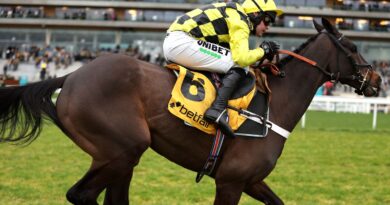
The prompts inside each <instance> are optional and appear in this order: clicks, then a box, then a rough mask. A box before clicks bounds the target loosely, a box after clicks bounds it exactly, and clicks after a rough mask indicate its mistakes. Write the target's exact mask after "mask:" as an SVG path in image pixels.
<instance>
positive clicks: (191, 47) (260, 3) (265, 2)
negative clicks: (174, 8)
mask: <svg viewBox="0 0 390 205" xmlns="http://www.w3.org/2000/svg"><path fill="white" fill-rule="evenodd" d="M282 13H283V12H282V10H280V9H278V8H277V7H276V5H275V2H274V1H273V0H245V1H244V2H243V3H242V4H241V5H240V4H238V3H215V4H211V5H208V6H206V7H204V8H197V9H194V10H192V11H190V12H188V13H186V14H184V15H182V16H180V17H178V18H177V19H176V21H175V22H174V23H173V24H172V25H171V26H170V27H169V29H168V32H167V36H166V38H165V40H164V44H163V51H164V55H165V58H166V60H167V61H170V62H174V63H178V64H180V65H183V66H185V67H187V68H189V69H193V70H203V71H210V72H216V73H224V74H226V75H225V76H224V78H223V79H222V85H221V87H220V88H219V89H218V91H217V97H216V99H215V100H214V102H213V104H212V105H211V107H210V108H209V109H208V110H207V111H206V112H205V114H204V118H205V119H206V120H207V121H212V122H215V123H217V124H218V126H219V128H220V129H221V130H222V132H224V133H225V134H226V135H228V136H231V137H234V136H235V135H234V132H233V131H232V129H231V128H230V126H229V124H228V122H227V112H226V107H227V103H228V100H229V99H230V97H231V96H232V94H233V92H234V91H235V90H236V88H237V87H238V86H239V83H240V80H242V79H244V77H245V75H246V74H247V72H248V66H249V65H252V64H254V63H256V62H257V61H262V60H264V59H269V60H272V59H273V57H274V55H276V54H277V53H278V49H279V45H278V44H277V43H275V42H273V41H263V42H262V43H261V45H260V47H259V48H256V49H253V50H250V49H249V35H250V33H252V34H255V35H256V36H259V37H260V36H262V34H263V33H265V32H266V31H267V30H268V27H269V25H270V23H273V22H275V18H276V16H279V15H281V14H282Z"/></svg>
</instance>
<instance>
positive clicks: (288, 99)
mask: <svg viewBox="0 0 390 205" xmlns="http://www.w3.org/2000/svg"><path fill="white" fill-rule="evenodd" d="M313 43H314V42H313ZM317 49H318V48H317ZM315 50H316V48H315V47H313V46H309V48H306V49H304V50H303V51H302V52H301V55H303V56H312V55H310V54H312V53H311V52H314V51H315ZM316 53H318V52H316ZM321 53H322V55H318V56H327V55H324V54H326V51H322V52H320V54H321ZM317 58H319V57H317ZM311 59H312V60H315V61H317V62H318V59H316V58H315V57H311ZM319 60H321V59H319ZM321 64H324V60H322V63H321ZM325 64H326V63H325ZM283 70H285V72H286V78H283V79H280V78H276V77H271V78H270V79H269V84H270V88H271V90H272V102H271V106H270V119H271V121H273V122H274V123H276V124H278V125H279V126H281V127H283V128H285V129H287V130H289V131H292V130H293V129H294V127H295V126H296V125H297V123H298V122H299V120H300V119H301V117H302V116H303V114H304V113H305V111H306V110H307V108H308V107H309V105H310V102H311V101H312V99H313V97H314V95H315V93H316V91H317V89H318V87H319V86H321V85H322V84H323V83H324V81H325V78H324V75H323V73H322V72H320V71H319V70H318V69H316V68H315V67H313V66H311V65H309V64H307V63H304V62H302V61H299V60H297V59H293V60H291V61H290V62H288V63H287V64H286V65H285V66H284V68H283Z"/></svg>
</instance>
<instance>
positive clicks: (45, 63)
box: [39, 58, 48, 80]
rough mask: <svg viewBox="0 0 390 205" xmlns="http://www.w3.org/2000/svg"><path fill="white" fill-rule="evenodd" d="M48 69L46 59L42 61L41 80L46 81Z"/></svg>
mask: <svg viewBox="0 0 390 205" xmlns="http://www.w3.org/2000/svg"><path fill="white" fill-rule="evenodd" d="M47 67H48V60H47V59H46V58H44V59H43V60H42V61H41V71H40V75H39V76H40V77H39V79H40V80H45V79H46V73H47Z"/></svg>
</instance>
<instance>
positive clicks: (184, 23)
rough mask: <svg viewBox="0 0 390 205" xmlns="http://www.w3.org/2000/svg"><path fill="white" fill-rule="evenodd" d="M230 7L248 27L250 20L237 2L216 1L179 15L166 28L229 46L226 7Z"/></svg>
mask: <svg viewBox="0 0 390 205" xmlns="http://www.w3.org/2000/svg"><path fill="white" fill-rule="evenodd" d="M227 8H231V9H234V10H236V11H237V13H239V16H240V18H241V20H242V21H240V22H242V23H244V24H247V26H248V29H249V28H250V25H251V24H250V22H249V20H248V16H247V15H246V14H245V11H244V10H243V9H242V7H241V6H240V5H239V4H237V3H216V4H211V5H209V6H206V7H203V8H198V9H194V10H192V11H190V12H188V13H186V14H184V15H183V16H181V17H179V18H178V19H177V20H176V21H175V22H174V23H173V24H172V25H171V27H170V28H169V29H168V32H169V31H177V30H179V31H184V32H187V33H189V34H190V35H191V36H193V37H194V38H197V39H200V40H204V41H207V42H211V43H216V44H219V45H221V46H223V47H226V48H229V40H230V36H229V28H228V23H227V18H228V15H227V13H226V9H227Z"/></svg>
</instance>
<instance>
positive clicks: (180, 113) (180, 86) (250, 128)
mask: <svg viewBox="0 0 390 205" xmlns="http://www.w3.org/2000/svg"><path fill="white" fill-rule="evenodd" d="M167 68H170V69H173V70H179V74H178V78H177V81H176V84H175V86H174V88H173V90H172V92H171V96H172V97H171V99H170V101H169V103H168V110H169V111H170V112H171V113H172V114H173V115H175V116H176V117H178V118H180V119H182V120H184V122H185V123H186V124H187V125H190V126H193V127H195V128H197V129H199V130H201V131H203V132H205V133H208V134H211V135H215V134H216V132H217V130H216V127H215V126H214V124H212V123H211V124H210V123H209V122H207V121H205V120H204V119H203V114H204V112H205V111H206V110H207V108H209V106H210V105H211V104H212V102H213V101H214V99H215V95H216V86H218V80H219V77H218V75H217V74H212V73H209V72H198V71H196V72H195V71H190V70H188V69H186V68H184V67H182V66H179V65H176V64H170V65H168V66H167ZM263 79H265V77H263V78H262V79H258V83H256V78H255V76H254V75H253V74H252V73H250V75H247V78H246V79H245V80H244V82H243V83H242V86H240V88H239V89H237V90H236V91H235V93H234V94H233V96H232V98H231V100H229V107H231V108H234V109H228V115H229V124H230V126H231V128H232V129H233V131H235V135H236V136H246V137H265V136H266V135H267V132H268V127H267V126H265V125H266V123H259V122H255V121H253V118H252V119H251V120H247V119H248V118H247V117H246V116H245V115H242V113H241V112H240V113H241V115H240V113H239V111H240V110H247V111H249V112H250V113H252V114H255V115H257V116H261V120H263V119H266V120H267V119H268V96H269V94H268V93H269V92H268V89H266V88H267V86H266V82H265V80H263ZM259 83H262V85H263V86H256V84H257V85H258V84H259ZM257 87H262V89H258V88H257ZM257 121H258V120H257Z"/></svg>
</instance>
